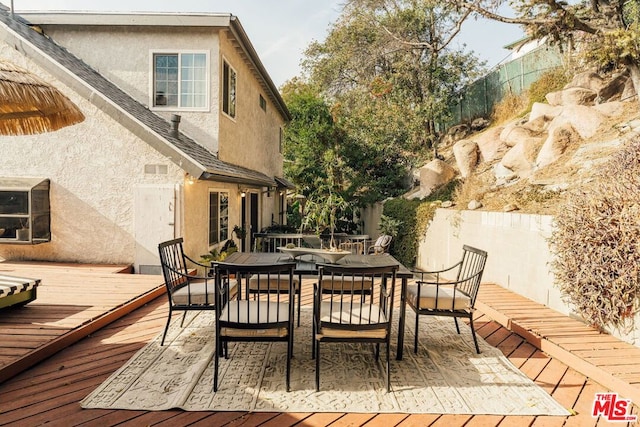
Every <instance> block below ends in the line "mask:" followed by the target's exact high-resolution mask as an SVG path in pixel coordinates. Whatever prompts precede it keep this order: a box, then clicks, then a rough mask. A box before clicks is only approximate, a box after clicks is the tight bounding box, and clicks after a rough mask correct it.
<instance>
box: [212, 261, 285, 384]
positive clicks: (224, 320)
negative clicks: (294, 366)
mask: <svg viewBox="0 0 640 427" xmlns="http://www.w3.org/2000/svg"><path fill="white" fill-rule="evenodd" d="M295 266H296V264H295V263H293V262H291V263H278V264H253V265H252V264H231V263H223V262H221V263H216V264H214V276H215V294H216V304H217V306H218V307H219V310H218V312H217V321H216V337H215V339H216V354H215V361H214V377H213V391H214V392H216V391H218V370H219V365H220V357H221V356H222V354H223V353H224V357H225V358H228V357H229V351H228V344H229V342H257V341H260V342H262V341H280V342H285V343H287V361H286V363H287V366H286V389H287V391H290V389H291V386H290V382H291V381H290V379H291V357H292V356H293V308H294V307H293V306H294V305H293V304H292V303H291V302H290V301H292V298H294V295H295V289H294V275H293V271H294V268H295ZM253 279H255V280H258V282H260V283H263V284H265V285H266V292H263V293H257V294H256V293H252V292H251V291H250V286H251V285H250V282H251V280H253ZM285 282H286V283H288V288H289V292H288V295H285V293H283V292H281V288H282V284H283V283H285ZM236 283H237V294H236V298H234V299H231V296H232V293H233V292H234V291H233V289H234V287H235V286H236ZM270 291H273V292H270Z"/></svg>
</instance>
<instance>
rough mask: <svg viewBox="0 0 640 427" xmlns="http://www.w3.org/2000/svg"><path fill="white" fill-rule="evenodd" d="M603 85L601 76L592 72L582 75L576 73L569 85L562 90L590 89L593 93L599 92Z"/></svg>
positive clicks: (603, 80)
mask: <svg viewBox="0 0 640 427" xmlns="http://www.w3.org/2000/svg"><path fill="white" fill-rule="evenodd" d="M604 85H605V79H603V78H602V76H601V75H600V74H598V73H596V72H594V71H585V72H582V73H578V74H576V75H575V76H573V79H571V81H570V82H569V83H567V84H566V85H565V86H564V88H565V89H569V88H574V87H580V88H584V89H590V90H592V91H593V92H596V93H597V92H599V91H600V89H602V87H603V86H604Z"/></svg>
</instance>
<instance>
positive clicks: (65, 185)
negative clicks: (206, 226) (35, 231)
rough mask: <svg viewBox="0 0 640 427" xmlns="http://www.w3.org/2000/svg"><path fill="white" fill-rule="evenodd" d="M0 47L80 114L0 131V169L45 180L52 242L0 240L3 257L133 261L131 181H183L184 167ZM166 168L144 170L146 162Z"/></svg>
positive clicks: (5, 55)
mask: <svg viewBox="0 0 640 427" xmlns="http://www.w3.org/2000/svg"><path fill="white" fill-rule="evenodd" d="M0 54H1V55H2V57H3V58H5V59H7V60H9V61H11V62H13V63H14V64H16V65H18V66H21V67H23V68H26V69H28V70H30V71H31V72H33V73H35V74H37V75H39V76H40V77H41V78H42V79H44V80H45V81H47V82H49V83H51V84H52V85H54V86H55V87H56V88H58V89H59V90H60V91H61V92H63V93H64V94H65V95H66V96H67V97H69V98H70V99H71V100H72V101H73V102H74V103H76V105H78V107H79V108H80V110H82V111H83V113H84V114H85V116H86V120H85V121H84V122H82V123H80V124H77V125H74V126H70V127H66V128H63V129H61V130H58V131H56V132H51V133H45V134H41V135H33V136H20V137H6V136H5V137H1V138H0V152H1V153H2V162H0V176H7V177H11V176H15V177H27V176H30V177H42V178H49V179H50V180H51V190H50V201H51V211H52V213H51V242H49V243H43V244H40V245H15V244H0V257H1V258H4V259H33V260H47V261H73V262H87V263H133V262H134V256H135V239H134V237H133V236H134V186H136V185H138V184H170V185H174V184H176V183H182V182H183V179H184V177H183V172H182V171H181V170H180V169H179V168H178V167H177V166H175V165H174V164H173V163H171V162H170V161H169V160H167V159H166V158H164V157H163V156H161V155H160V154H159V153H158V152H156V151H155V150H153V149H152V148H151V147H150V146H149V145H148V144H146V143H144V142H143V141H141V140H139V139H138V138H136V137H135V136H133V135H132V134H131V133H130V132H127V131H125V130H124V128H123V127H122V126H120V125H119V124H118V123H116V122H115V121H114V120H112V119H111V118H109V117H108V116H106V115H105V114H103V113H102V112H100V111H99V110H97V109H96V108H95V107H94V106H93V105H92V104H90V103H89V102H87V101H86V100H84V99H82V98H80V97H78V96H76V94H75V93H74V92H73V91H71V90H70V89H69V88H68V87H66V86H65V85H63V84H62V83H61V82H59V81H57V80H56V79H54V78H53V77H52V76H51V75H49V74H47V73H46V72H45V71H44V70H42V69H40V68H39V67H38V66H37V65H35V64H34V63H33V62H31V61H30V60H28V59H25V58H24V57H23V56H21V55H19V54H17V52H16V51H15V50H14V49H13V48H10V47H7V46H5V45H0ZM147 164H158V165H166V166H167V174H163V175H158V174H153V175H152V174H145V165H147Z"/></svg>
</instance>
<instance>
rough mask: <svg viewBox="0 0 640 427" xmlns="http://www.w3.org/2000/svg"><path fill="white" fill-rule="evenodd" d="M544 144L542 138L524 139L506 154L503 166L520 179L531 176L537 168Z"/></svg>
mask: <svg viewBox="0 0 640 427" xmlns="http://www.w3.org/2000/svg"><path fill="white" fill-rule="evenodd" d="M543 142H544V140H542V139H541V138H525V139H522V140H521V141H520V142H518V144H516V145H515V146H513V147H512V148H511V149H510V150H509V151H507V152H506V153H505V155H504V157H503V158H502V161H501V163H502V165H503V166H504V167H505V168H507V169H510V170H512V171H513V172H514V173H515V174H516V175H517V176H519V177H520V178H526V177H528V176H530V175H531V173H533V170H534V168H535V166H536V157H537V156H538V151H540V147H541V146H542V144H543Z"/></svg>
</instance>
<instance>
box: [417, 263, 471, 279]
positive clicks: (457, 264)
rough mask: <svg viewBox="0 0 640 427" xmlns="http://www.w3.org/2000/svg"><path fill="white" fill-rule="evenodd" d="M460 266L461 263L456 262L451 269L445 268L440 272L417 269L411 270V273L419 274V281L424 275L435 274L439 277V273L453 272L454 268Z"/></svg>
mask: <svg viewBox="0 0 640 427" xmlns="http://www.w3.org/2000/svg"><path fill="white" fill-rule="evenodd" d="M460 264H462V261H458V262H456V263H455V264H453V265H452V266H451V267H447V268H444V269H442V270H430V271H427V270H420V269H418V268H414V269H412V270H411V272H412V273H413V274H419V275H420V280H422V279H423V278H424V275H425V274H437V275H439V274H440V273H445V272H447V271H451V270H453V269H454V268H456V267H459V266H460Z"/></svg>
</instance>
